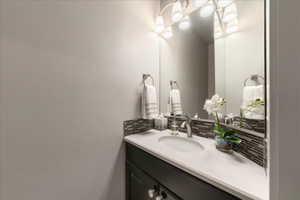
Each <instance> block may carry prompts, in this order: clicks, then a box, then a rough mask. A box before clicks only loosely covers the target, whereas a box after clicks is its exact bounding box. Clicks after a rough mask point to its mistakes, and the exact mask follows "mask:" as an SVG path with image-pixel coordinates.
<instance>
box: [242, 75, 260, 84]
mask: <svg viewBox="0 0 300 200" xmlns="http://www.w3.org/2000/svg"><path fill="white" fill-rule="evenodd" d="M259 79H260V80H262V82H263V83H260V82H259ZM248 81H253V82H255V83H256V85H263V84H264V82H265V78H264V77H263V76H260V75H258V74H254V75H251V76H250V77H249V78H247V79H246V80H245V81H244V86H247V82H248Z"/></svg>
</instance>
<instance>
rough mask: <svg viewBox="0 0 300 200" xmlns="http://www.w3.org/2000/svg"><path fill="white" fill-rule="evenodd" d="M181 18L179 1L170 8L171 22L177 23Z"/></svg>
mask: <svg viewBox="0 0 300 200" xmlns="http://www.w3.org/2000/svg"><path fill="white" fill-rule="evenodd" d="M182 18H183V12H182V6H181V2H180V0H177V1H176V2H175V4H174V5H173V8H172V21H173V22H178V21H180V20H181V19H182Z"/></svg>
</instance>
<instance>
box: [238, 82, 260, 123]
mask: <svg viewBox="0 0 300 200" xmlns="http://www.w3.org/2000/svg"><path fill="white" fill-rule="evenodd" d="M256 99H262V100H264V86H263V85H258V86H245V87H244V89H243V103H242V109H243V110H244V113H243V115H244V117H245V118H248V119H264V118H265V107H264V106H258V107H255V108H250V107H249V105H250V104H251V103H253V102H254V101H255V100H256Z"/></svg>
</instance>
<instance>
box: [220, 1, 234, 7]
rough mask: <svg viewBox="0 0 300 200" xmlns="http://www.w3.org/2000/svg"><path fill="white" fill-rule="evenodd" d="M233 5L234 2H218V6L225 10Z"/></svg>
mask: <svg viewBox="0 0 300 200" xmlns="http://www.w3.org/2000/svg"><path fill="white" fill-rule="evenodd" d="M232 3H233V0H218V5H219V6H220V7H221V8H224V7H227V6H229V5H230V4H232Z"/></svg>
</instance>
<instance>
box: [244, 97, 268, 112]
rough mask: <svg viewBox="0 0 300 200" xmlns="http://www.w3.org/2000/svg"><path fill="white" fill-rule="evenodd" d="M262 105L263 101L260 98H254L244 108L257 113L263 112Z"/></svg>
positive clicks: (263, 104)
mask: <svg viewBox="0 0 300 200" xmlns="http://www.w3.org/2000/svg"><path fill="white" fill-rule="evenodd" d="M264 106H265V101H264V100H263V99H262V98H257V99H255V100H252V101H250V102H249V103H248V105H247V106H246V107H245V109H244V110H245V111H248V112H253V113H257V114H264Z"/></svg>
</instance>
